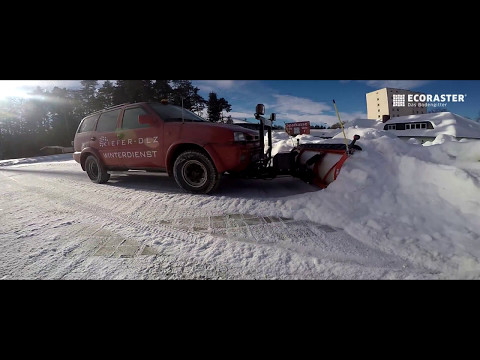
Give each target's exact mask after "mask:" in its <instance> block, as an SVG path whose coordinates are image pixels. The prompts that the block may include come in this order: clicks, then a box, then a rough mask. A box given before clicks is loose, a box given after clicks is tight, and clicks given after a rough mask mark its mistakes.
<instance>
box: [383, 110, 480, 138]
mask: <svg viewBox="0 0 480 360" xmlns="http://www.w3.org/2000/svg"><path fill="white" fill-rule="evenodd" d="M383 129H384V130H387V131H389V132H392V133H393V134H395V135H396V136H398V137H399V138H401V139H403V140H408V139H411V138H415V139H417V140H418V141H419V142H421V143H422V144H423V143H424V142H426V141H433V140H435V138H436V137H437V136H438V135H442V134H443V135H450V136H454V137H455V138H456V139H457V140H460V139H478V140H480V123H478V122H476V121H473V120H470V119H467V118H464V117H462V116H460V115H457V114H453V113H451V112H441V113H430V114H419V115H410V116H400V117H398V118H397V117H396V118H393V119H391V120H388V121H387V122H386V123H385V125H384V128H383Z"/></svg>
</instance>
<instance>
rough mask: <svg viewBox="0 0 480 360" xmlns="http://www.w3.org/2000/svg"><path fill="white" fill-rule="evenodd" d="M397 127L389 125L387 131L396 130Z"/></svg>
mask: <svg viewBox="0 0 480 360" xmlns="http://www.w3.org/2000/svg"><path fill="white" fill-rule="evenodd" d="M396 129H397V126H396V125H388V126H387V130H396Z"/></svg>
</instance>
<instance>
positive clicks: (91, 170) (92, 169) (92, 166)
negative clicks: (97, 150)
mask: <svg viewBox="0 0 480 360" xmlns="http://www.w3.org/2000/svg"><path fill="white" fill-rule="evenodd" d="M85 171H86V172H87V175H88V177H89V178H90V180H92V182H94V183H97V184H105V183H106V182H107V181H108V180H110V174H109V173H107V170H105V167H104V166H103V165H102V164H101V163H100V161H99V160H98V159H97V158H96V157H95V156H93V155H90V156H89V157H88V158H87V160H86V161H85Z"/></svg>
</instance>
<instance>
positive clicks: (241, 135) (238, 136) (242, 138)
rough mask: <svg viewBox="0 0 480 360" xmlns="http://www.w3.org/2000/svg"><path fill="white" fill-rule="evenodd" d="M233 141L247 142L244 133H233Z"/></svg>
mask: <svg viewBox="0 0 480 360" xmlns="http://www.w3.org/2000/svg"><path fill="white" fill-rule="evenodd" d="M233 140H234V141H247V138H246V137H245V134H244V133H243V132H234V133H233Z"/></svg>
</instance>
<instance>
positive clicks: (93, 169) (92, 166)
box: [88, 161, 98, 179]
mask: <svg viewBox="0 0 480 360" xmlns="http://www.w3.org/2000/svg"><path fill="white" fill-rule="evenodd" d="M88 173H89V175H90V178H91V179H97V178H98V166H97V163H96V162H95V161H91V162H90V163H89V164H88Z"/></svg>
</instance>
